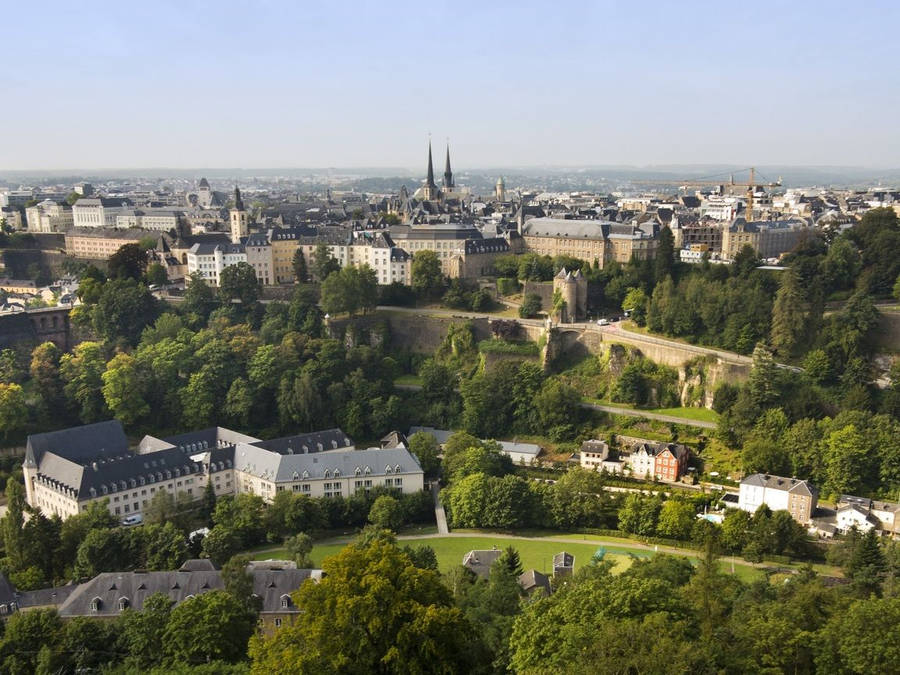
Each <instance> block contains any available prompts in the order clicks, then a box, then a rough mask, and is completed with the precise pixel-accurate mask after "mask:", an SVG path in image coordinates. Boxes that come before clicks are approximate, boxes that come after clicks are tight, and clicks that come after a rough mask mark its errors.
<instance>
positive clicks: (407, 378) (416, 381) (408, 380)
mask: <svg viewBox="0 0 900 675" xmlns="http://www.w3.org/2000/svg"><path fill="white" fill-rule="evenodd" d="M394 384H405V385H417V386H420V387H421V386H422V378H421V377H419V376H418V375H401V376H400V377H398V378H396V379H395V380H394Z"/></svg>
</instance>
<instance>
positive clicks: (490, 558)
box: [462, 547, 502, 579]
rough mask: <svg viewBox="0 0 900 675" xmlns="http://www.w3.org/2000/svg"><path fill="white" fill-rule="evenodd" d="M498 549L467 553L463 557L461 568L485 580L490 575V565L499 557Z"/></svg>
mask: <svg viewBox="0 0 900 675" xmlns="http://www.w3.org/2000/svg"><path fill="white" fill-rule="evenodd" d="M501 553H502V551H500V549H499V548H496V547H494V548H492V549H490V550H485V551H469V552H468V553H466V554H465V555H464V556H463V561H462V564H463V567H465V568H466V569H468V570H471V571H472V572H474V573H475V574H476V575H478V576H479V577H481V578H482V579H487V578H488V577H489V576H490V574H491V565H493V564H494V563H495V562H496V560H497V558H499V557H500V554H501Z"/></svg>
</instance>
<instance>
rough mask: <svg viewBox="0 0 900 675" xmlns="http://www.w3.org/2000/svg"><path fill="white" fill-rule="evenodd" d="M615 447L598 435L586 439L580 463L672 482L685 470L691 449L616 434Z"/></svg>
mask: <svg viewBox="0 0 900 675" xmlns="http://www.w3.org/2000/svg"><path fill="white" fill-rule="evenodd" d="M616 440H617V441H618V443H619V445H620V449H619V450H618V451H614V450H612V449H611V448H610V446H609V443H607V442H606V441H603V440H599V439H592V440H588V441H585V442H584V443H582V445H581V449H580V451H579V460H578V461H579V464H580V465H581V467H582V468H584V469H589V470H591V471H605V472H606V473H611V474H618V475H629V476H632V477H634V478H640V479H643V480H658V481H662V482H665V483H674V482H676V481H679V480H681V479H682V478H683V477H684V476H685V475H686V473H687V471H688V460H689V459H690V450H688V448H687V446H684V445H681V444H680V443H661V442H656V441H648V440H646V439H643V438H634V437H631V436H617V437H616Z"/></svg>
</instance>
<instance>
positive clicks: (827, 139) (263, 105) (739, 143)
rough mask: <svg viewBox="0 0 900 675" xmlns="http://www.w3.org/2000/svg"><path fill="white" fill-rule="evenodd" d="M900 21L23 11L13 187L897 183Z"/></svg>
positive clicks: (426, 4) (546, 9) (769, 11)
mask: <svg viewBox="0 0 900 675" xmlns="http://www.w3.org/2000/svg"><path fill="white" fill-rule="evenodd" d="M898 28H900V2H898V1H897V0H883V1H879V2H876V1H871V2H846V0H844V1H842V2H830V1H822V0H820V1H815V2H786V1H785V2H771V3H767V2H721V1H718V2H708V3H707V2H690V1H688V0H685V1H682V2H677V1H674V2H670V1H665V2H663V1H660V2H638V1H631V2H569V1H564V0H555V1H554V2H542V3H532V2H524V1H522V2H493V1H491V0H482V1H481V2H463V1H454V2H441V1H435V0H422V1H421V2H389V1H387V0H385V1H382V2H379V1H374V2H352V3H350V2H346V3H341V2H336V1H332V2H301V1H298V2H275V1H271V2H265V1H260V2H189V1H186V0H177V1H174V2H170V1H158V0H157V1H154V2H143V3H138V2H131V1H125V2H123V1H122V0H117V2H115V3H112V2H110V3H106V2H92V1H91V0H86V1H85V2H81V3H78V2H75V3H73V2H65V3H63V2H55V1H52V2H46V1H45V2H40V3H37V2H24V1H23V0H10V2H8V3H5V6H4V11H3V49H2V53H3V69H2V73H3V77H2V78H0V81H2V83H3V85H4V86H3V88H2V91H3V94H4V101H3V104H2V107H0V126H2V136H0V169H51V168H54V169H56V168H99V167H164V166H165V167H247V168H255V167H329V166H330V167H352V166H394V167H418V166H420V165H422V164H423V163H424V154H425V145H426V142H427V136H428V133H429V132H430V133H431V134H432V136H433V140H434V143H435V146H436V148H435V150H436V152H437V153H438V155H440V156H441V157H442V156H443V146H444V139H445V137H448V136H449V138H450V141H451V147H452V153H453V158H454V163H455V165H456V166H458V167H497V166H518V165H528V166H538V165H587V164H593V165H608V164H630V165H646V164H661V163H680V164H684V163H719V162H721V163H734V164H739V165H750V164H760V165H764V164H827V165H865V166H878V167H897V166H900V67H898V66H900V40H898V38H897V31H898Z"/></svg>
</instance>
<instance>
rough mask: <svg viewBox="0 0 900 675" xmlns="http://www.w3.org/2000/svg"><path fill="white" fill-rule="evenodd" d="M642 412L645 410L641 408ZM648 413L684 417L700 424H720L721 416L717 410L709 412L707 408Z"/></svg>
mask: <svg viewBox="0 0 900 675" xmlns="http://www.w3.org/2000/svg"><path fill="white" fill-rule="evenodd" d="M641 410H644V409H643V408H641ZM647 412H652V413H657V414H659V415H672V416H673V417H683V418H685V419H689V420H699V421H700V422H718V421H719V416H718V414H716V411H715V410H707V409H706V408H651V409H647Z"/></svg>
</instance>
